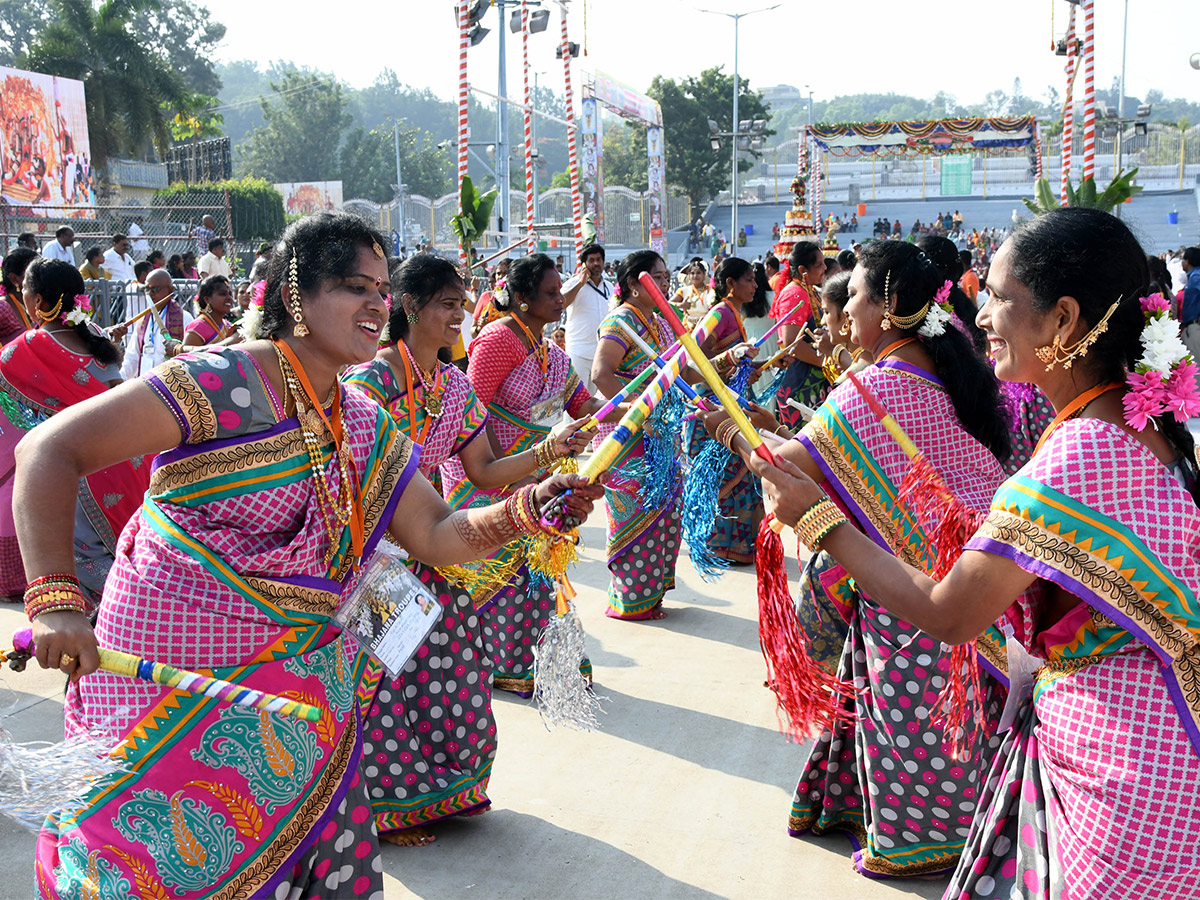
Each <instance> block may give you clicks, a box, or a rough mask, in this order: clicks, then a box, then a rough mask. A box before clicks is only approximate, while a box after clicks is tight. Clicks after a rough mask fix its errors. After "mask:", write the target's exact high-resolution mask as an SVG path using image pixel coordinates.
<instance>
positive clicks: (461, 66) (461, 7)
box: [458, 0, 471, 265]
mask: <svg viewBox="0 0 1200 900" xmlns="http://www.w3.org/2000/svg"><path fill="white" fill-rule="evenodd" d="M470 5H471V4H470V0H459V3H458V197H459V200H458V213H459V215H462V213H463V208H462V183H463V178H465V177H466V175H467V141H468V140H469V136H470V129H469V128H468V127H467V92H468V90H469V85H468V83H467V48H468V47H469V46H470V45H471V41H470V38H469V37H468V34H467V33H468V32H469V31H470V27H469V22H470V16H469V15H468V8H469V7H470ZM458 258H459V261H460V262H461V263H463V264H464V265H465V264H466V263H467V262H468V260H467V248H466V246H464V245H462V244H460V245H459V247H458Z"/></svg>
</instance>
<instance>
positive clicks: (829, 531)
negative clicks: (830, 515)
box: [811, 515, 849, 551]
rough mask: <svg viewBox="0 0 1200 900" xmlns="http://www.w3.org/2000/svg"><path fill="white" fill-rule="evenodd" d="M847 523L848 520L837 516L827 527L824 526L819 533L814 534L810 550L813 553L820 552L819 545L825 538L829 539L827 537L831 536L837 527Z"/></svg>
mask: <svg viewBox="0 0 1200 900" xmlns="http://www.w3.org/2000/svg"><path fill="white" fill-rule="evenodd" d="M847 521H849V520H848V519H847V518H846V517H845V516H843V515H839V516H838V517H837V518H836V519H834V520H833V521H832V522H830V523H829V524H828V525H826V526H825V527H824V528H823V529H821V531H820V532H818V533H817V534H816V536H814V537H813V544H812V548H811V549H812V550H814V551H816V550H820V549H821V543H822V542H823V541H824V540H825V538H827V537H829V535H831V534H833V530H834V529H835V528H837V527H838V526H839V525H844V524H845V523H846V522H847Z"/></svg>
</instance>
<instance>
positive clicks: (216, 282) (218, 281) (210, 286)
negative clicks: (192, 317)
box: [196, 275, 232, 309]
mask: <svg viewBox="0 0 1200 900" xmlns="http://www.w3.org/2000/svg"><path fill="white" fill-rule="evenodd" d="M223 284H224V285H228V286H229V287H231V288H232V285H231V284H229V279H228V278H226V277H225V276H224V275H209V276H208V277H207V278H205V279H204V280H203V281H202V282H200V288H199V289H198V290H197V291H196V302H197V303H198V304H200V308H201V309H212V304H211V303H209V298H211V297H212V295H213V294H215V293H216V292H217V288H218V287H220V286H221V285H223Z"/></svg>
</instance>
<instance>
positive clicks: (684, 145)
mask: <svg viewBox="0 0 1200 900" xmlns="http://www.w3.org/2000/svg"><path fill="white" fill-rule="evenodd" d="M647 93H648V94H649V95H650V96H651V97H653V98H654V99H655V100H657V101H658V102H659V105H660V106H661V107H662V114H663V125H664V128H665V130H666V135H667V181H668V183H670V184H675V185H679V186H680V187H681V188H683V190H684V192H685V193H687V195H688V197H689V198H690V199H691V201H692V203H693V205H695V206H699V205H701V204H702V203H704V202H706V201H707V200H708V199H709V198H710V197H712V196H714V195H715V194H716V193H717V192H718V191H720V190H722V189H723V188H726V187H728V186H729V176H730V171H731V169H732V162H731V160H730V151H729V144H728V141H729V139H728V138H725V139H724V144H723V147H722V149H721V150H713V149H712V147H711V146H710V144H709V131H708V120H709V119H713V120H714V121H715V122H716V123H717V127H718V128H719V130H721V131H732V130H733V76H731V75H726V74H725V73H724V72H723V71H721V67H719V66H718V67H715V68H712V69H705V70H704V71H703V72H701V73H700V75H699V76H696V77H688V78H685V79H683V81H675V79H673V78H663V77H662V76H661V75H656V76H655V77H654V80H653V81H652V82H651V83H650V89H649V90H648V91H647ZM738 102H739V111H738V117H739V118H741V119H766V118H768V117H769V115H770V113H769V112H768V109H767V104H766V102H765V101H764V100H763V97H762V94H760V93H759V92H758V91H755V90H752V89H751V87H750V82H749V81H747V80H746V79H742V80H741V85H740V91H739V98H738ZM638 131H639V133H637V134H635V138H634V139H635V142H636V146H640V148H641V153H642V156H643V158H645V152H646V151H645V147H646V135H645V132H644V131H642V130H641V129H639V130H638ZM774 133H775V132H774V131H772V130H768V131H767V132H766V134H767V135H771V134H774ZM758 156H759V154H758V153H757V152H756V151H753V150H750V151H746V152H745V153H743V154H742V158H740V159H739V160H738V171H739V172H748V171H750V169H751V167H752V166H753V163H752V161H751V159H749V158H748V157H753V158H757V157H758Z"/></svg>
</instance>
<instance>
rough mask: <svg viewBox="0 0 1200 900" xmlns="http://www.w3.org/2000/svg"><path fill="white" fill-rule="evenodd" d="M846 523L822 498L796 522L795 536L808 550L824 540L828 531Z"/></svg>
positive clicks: (837, 510)
mask: <svg viewBox="0 0 1200 900" xmlns="http://www.w3.org/2000/svg"><path fill="white" fill-rule="evenodd" d="M844 521H846V518H845V516H843V515H842V511H841V510H840V509H838V508H837V506H835V505H834V504H833V503H832V502H831V501H830V500H829V499H828V498H822V499H820V500H818V501H817V502H816V503H814V504H813V505H812V506H810V507H809V508H808V509H807V510H805V511H804V513H803V514H802V515H801V516H800V519H799V520H798V521H797V522H796V529H795V530H796V536H797V537H799V538H800V541H801V542H802V543H803V544H804V546H806V547H808V548H809V549H810V550H813V549H815V548H816V545H817V544H819V543H820V542H821V540H822V539H823V538H825V537H826V536H827V535H828V533H829V532H830V531H832V530H833V529H834V528H836V527H837V526H838V525H840V524H841V523H842V522H844Z"/></svg>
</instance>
